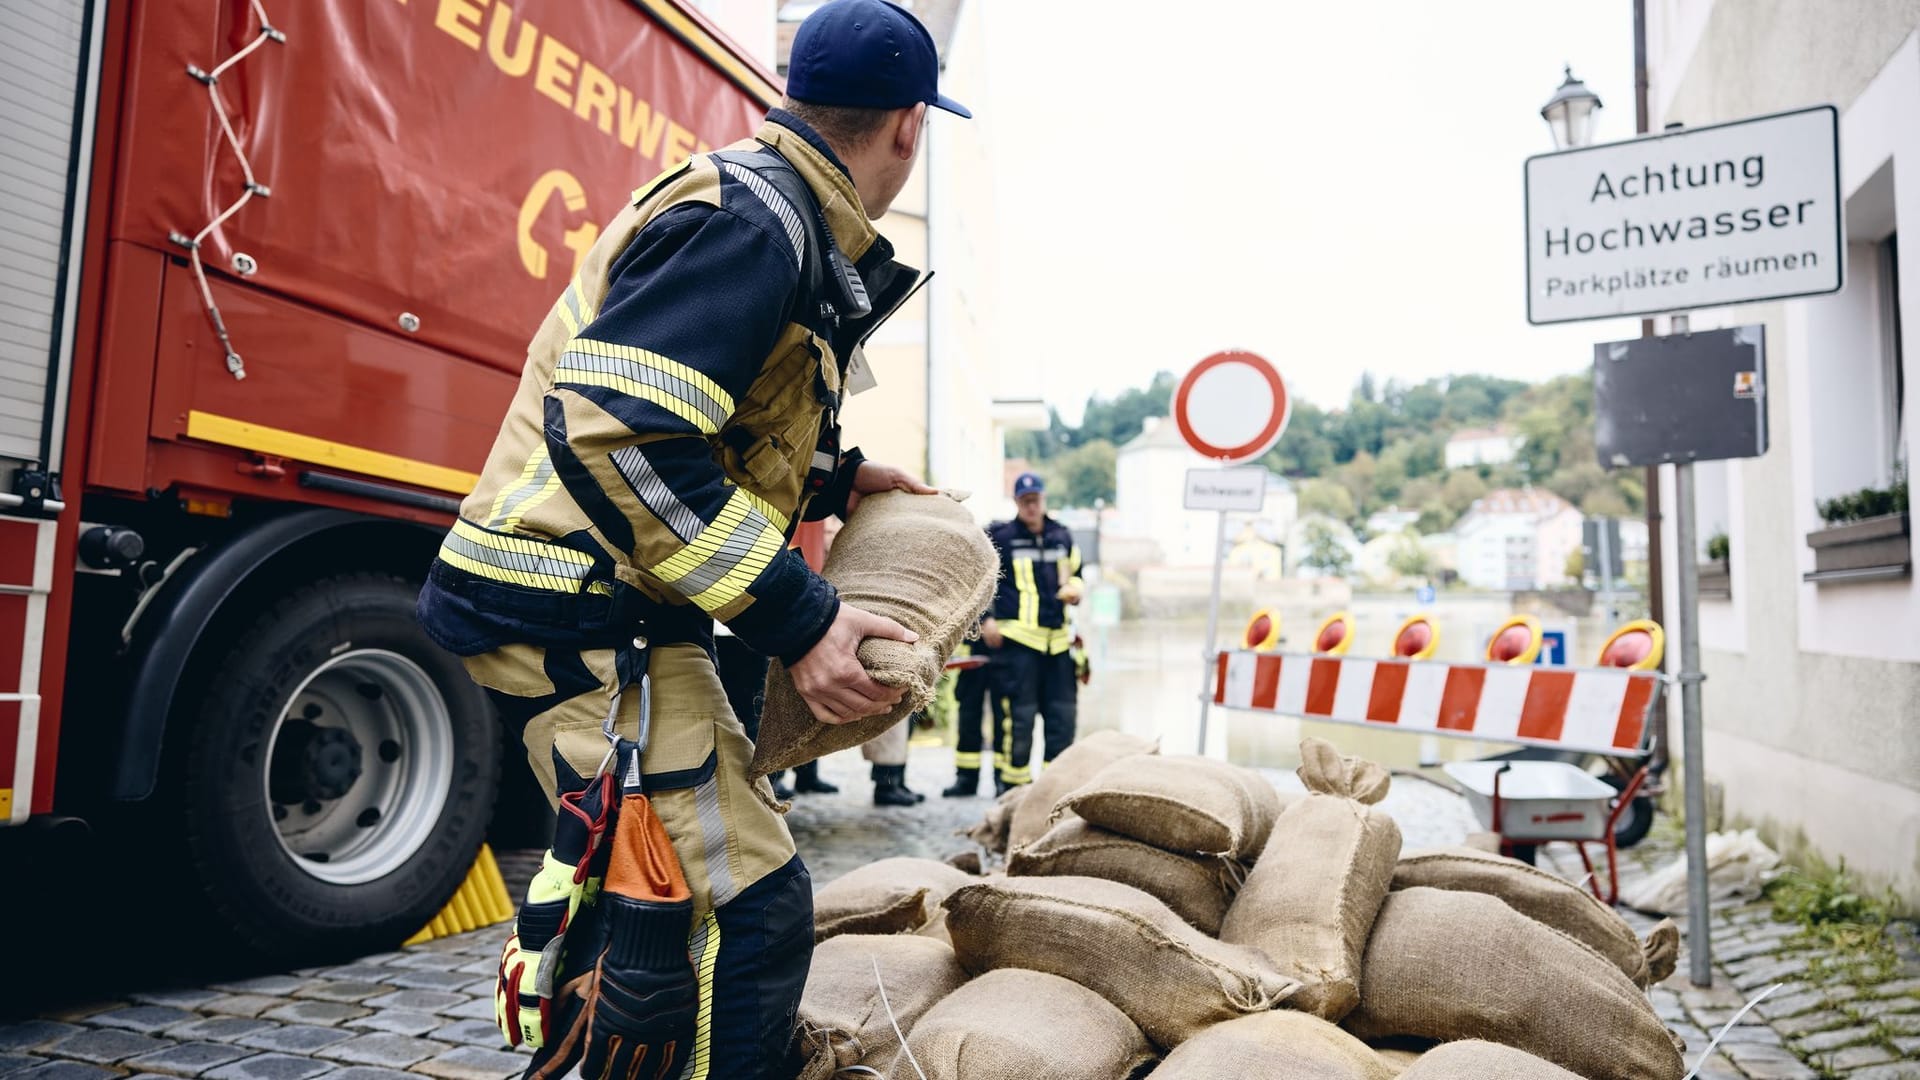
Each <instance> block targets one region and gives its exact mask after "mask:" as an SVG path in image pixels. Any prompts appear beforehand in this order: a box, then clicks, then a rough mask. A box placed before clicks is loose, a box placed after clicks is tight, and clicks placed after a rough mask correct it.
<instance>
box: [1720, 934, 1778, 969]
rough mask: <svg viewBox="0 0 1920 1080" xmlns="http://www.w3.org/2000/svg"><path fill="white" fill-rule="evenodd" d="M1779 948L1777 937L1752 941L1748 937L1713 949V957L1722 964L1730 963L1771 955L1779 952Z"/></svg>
mask: <svg viewBox="0 0 1920 1080" xmlns="http://www.w3.org/2000/svg"><path fill="white" fill-rule="evenodd" d="M1780 949H1781V945H1780V942H1779V941H1778V940H1777V939H1765V940H1761V941H1754V940H1752V939H1751V938H1749V939H1748V940H1745V941H1741V942H1738V943H1735V944H1732V945H1729V946H1727V947H1726V948H1723V949H1722V948H1716V949H1714V950H1713V958H1714V959H1715V960H1716V961H1718V962H1720V963H1722V964H1729V965H1731V964H1738V963H1740V962H1742V961H1746V960H1752V959H1754V958H1756V957H1761V956H1771V955H1773V954H1774V953H1777V952H1779V951H1780Z"/></svg>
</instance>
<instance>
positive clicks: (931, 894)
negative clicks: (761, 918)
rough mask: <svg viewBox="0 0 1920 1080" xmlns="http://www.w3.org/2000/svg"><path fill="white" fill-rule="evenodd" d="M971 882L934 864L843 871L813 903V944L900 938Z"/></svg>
mask: <svg viewBox="0 0 1920 1080" xmlns="http://www.w3.org/2000/svg"><path fill="white" fill-rule="evenodd" d="M976 880H978V879H977V878H975V877H973V876H972V875H971V874H968V873H966V872H965V871H963V870H960V869H957V868H955V867H952V866H948V865H947V864H946V863H943V862H939V861H936V860H934V859H910V858H905V857H900V858H892V859H881V860H880V861H878V862H871V863H868V864H867V865H865V866H862V867H858V868H857V869H854V870H849V871H847V872H846V873H845V874H843V875H841V876H840V877H838V878H835V879H834V880H833V881H830V882H828V883H827V884H825V885H823V886H821V887H820V891H819V892H818V893H815V894H814V897H813V940H815V941H825V940H827V939H828V938H830V937H833V936H835V935H838V934H905V933H910V932H912V931H915V930H919V929H920V928H922V927H924V926H926V925H927V923H928V922H930V921H932V920H933V918H934V916H936V915H937V914H939V912H940V902H941V901H942V900H945V899H946V898H947V894H948V893H950V892H952V891H953V890H955V889H957V888H959V887H960V886H962V885H965V884H966V883H967V882H969V881H976Z"/></svg>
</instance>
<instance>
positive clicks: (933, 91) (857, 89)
mask: <svg viewBox="0 0 1920 1080" xmlns="http://www.w3.org/2000/svg"><path fill="white" fill-rule="evenodd" d="M787 94H788V96H790V97H792V98H793V99H794V100H796V101H804V102H807V103H808V104H812V105H839V106H842V107H846V108H856V109H904V108H906V107H907V106H909V105H917V104H919V103H920V102H923V101H924V102H926V103H927V104H928V105H931V106H933V107H934V108H936V109H945V110H947V111H948V112H950V113H958V114H960V115H961V116H972V115H973V114H972V113H970V112H968V111H967V107H966V106H965V105H962V104H960V103H959V102H957V101H955V100H953V99H952V98H950V97H947V96H945V95H943V94H942V93H940V54H939V52H938V51H937V50H935V49H934V47H933V35H932V34H929V33H927V28H926V27H924V26H922V25H920V20H919V19H916V18H914V17H913V14H912V13H911V12H909V11H907V10H906V9H905V8H903V7H900V6H898V5H896V4H889V3H887V2H886V0H831V2H829V3H827V4H824V5H822V6H821V7H820V9H819V10H818V11H815V12H814V13H813V14H811V15H809V16H807V19H806V21H805V22H803V23H801V24H800V29H799V31H798V32H796V33H795V34H794V36H793V51H792V53H791V54H789V56H788V59H787Z"/></svg>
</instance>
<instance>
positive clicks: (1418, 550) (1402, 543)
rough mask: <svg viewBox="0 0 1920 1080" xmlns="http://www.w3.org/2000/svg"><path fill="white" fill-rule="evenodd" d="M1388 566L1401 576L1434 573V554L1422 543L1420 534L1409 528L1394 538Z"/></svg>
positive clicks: (1421, 575)
mask: <svg viewBox="0 0 1920 1080" xmlns="http://www.w3.org/2000/svg"><path fill="white" fill-rule="evenodd" d="M1387 568H1388V569H1390V570H1392V571H1393V572H1394V573H1396V574H1399V575H1400V576H1401V577H1410V578H1412V577H1426V576H1428V575H1430V574H1432V573H1433V556H1432V555H1431V554H1429V553H1428V552H1427V549H1426V548H1425V547H1424V546H1422V545H1421V543H1420V534H1419V533H1417V532H1414V531H1413V530H1412V529H1408V530H1407V531H1405V532H1403V533H1401V534H1400V535H1399V536H1397V537H1395V538H1394V541H1393V550H1392V551H1389V552H1387Z"/></svg>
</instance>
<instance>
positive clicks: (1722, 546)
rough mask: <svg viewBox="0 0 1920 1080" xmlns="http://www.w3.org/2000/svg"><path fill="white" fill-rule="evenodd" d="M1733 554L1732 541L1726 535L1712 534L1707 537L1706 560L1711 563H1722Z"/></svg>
mask: <svg viewBox="0 0 1920 1080" xmlns="http://www.w3.org/2000/svg"><path fill="white" fill-rule="evenodd" d="M1732 554H1733V541H1731V540H1728V539H1727V534H1726V533H1723V532H1722V533H1714V534H1713V535H1712V536H1709V537H1707V558H1708V559H1709V560H1711V561H1713V562H1717V563H1724V562H1726V561H1727V559H1728V558H1729V557H1730V556H1731V555H1732Z"/></svg>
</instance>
